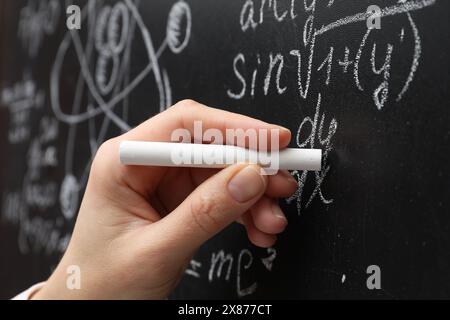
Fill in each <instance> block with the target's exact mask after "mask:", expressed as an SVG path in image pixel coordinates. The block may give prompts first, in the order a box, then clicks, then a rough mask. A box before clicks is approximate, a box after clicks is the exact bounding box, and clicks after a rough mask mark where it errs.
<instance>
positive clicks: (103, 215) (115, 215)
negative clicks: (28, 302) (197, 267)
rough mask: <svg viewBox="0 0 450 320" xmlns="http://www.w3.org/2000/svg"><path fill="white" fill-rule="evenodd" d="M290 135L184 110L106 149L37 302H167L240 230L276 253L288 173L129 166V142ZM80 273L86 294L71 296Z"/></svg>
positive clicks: (195, 108) (193, 106) (242, 167)
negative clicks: (207, 245) (235, 133)
mask: <svg viewBox="0 0 450 320" xmlns="http://www.w3.org/2000/svg"><path fill="white" fill-rule="evenodd" d="M194 121H202V124H203V128H204V130H207V129H208V128H216V129H219V130H221V131H222V132H225V129H238V128H240V129H244V130H247V129H256V130H258V129H267V130H274V129H278V130H280V131H279V146H280V148H285V147H286V146H287V145H288V144H289V141H290V138H291V134H290V132H289V130H287V129H284V128H281V127H279V126H276V125H270V124H267V123H265V122H262V121H259V120H255V119H252V118H249V117H245V116H242V115H238V114H234V113H230V112H226V111H222V110H218V109H213V108H209V107H206V106H203V105H200V104H198V103H196V102H194V101H190V100H186V101H182V102H179V103H178V104H177V105H175V106H174V107H171V108H169V109H168V110H167V111H165V112H163V113H161V114H158V115H156V116H155V117H153V118H151V119H149V120H147V121H146V122H144V123H143V124H141V125H140V126H138V127H136V128H135V129H133V130H131V131H129V132H127V133H125V134H123V135H122V136H119V137H117V138H113V139H111V140H108V141H107V142H105V143H104V144H103V145H102V146H101V147H100V148H99V150H98V152H97V154H96V157H95V159H94V161H93V164H92V167H91V172H90V177H89V181H88V184H87V187H86V192H85V195H84V198H83V201H82V204H81V208H80V211H79V214H78V218H77V222H76V225H75V229H74V232H73V235H72V239H71V241H70V244H69V246H68V248H67V251H66V253H65V254H64V257H63V259H62V260H61V262H60V264H59V265H58V267H57V268H56V270H55V271H54V273H53V274H52V276H51V277H50V278H49V280H48V281H47V283H46V284H45V286H44V287H43V288H42V289H41V290H40V291H39V292H37V293H36V294H35V296H34V297H33V298H34V299H66V298H67V299H163V298H166V297H167V296H168V295H169V294H170V292H171V291H172V290H173V289H174V288H175V286H176V285H177V283H178V281H179V280H180V279H181V277H182V276H183V274H184V271H185V268H186V266H187V265H188V263H189V261H190V259H191V258H192V256H193V254H194V253H195V251H196V250H197V249H198V248H199V247H200V246H201V245H202V244H203V243H204V242H206V241H207V240H208V239H210V238H211V237H212V236H214V235H215V234H216V233H218V232H219V231H221V230H222V229H224V228H225V227H226V226H228V225H229V224H231V223H232V222H233V221H238V222H240V223H242V224H244V225H245V227H246V230H247V234H248V237H249V239H250V241H251V242H252V243H253V244H255V245H256V246H260V247H270V246H272V245H274V243H275V241H276V234H278V233H280V232H282V231H283V230H284V228H285V227H286V225H287V220H286V218H285V216H284V214H283V213H282V211H281V209H280V207H279V206H278V203H277V198H282V197H288V196H290V195H291V194H293V193H294V192H295V190H296V187H297V183H296V180H295V179H294V178H292V177H291V176H290V174H289V173H288V172H281V171H280V172H279V173H278V174H277V175H274V176H264V175H261V174H260V167H258V166H257V165H248V164H239V165H233V166H230V167H227V168H225V169H223V170H216V169H198V168H197V169H193V168H165V167H139V166H123V165H121V164H120V162H119V145H120V142H121V141H123V140H142V141H170V138H171V134H172V132H173V131H174V130H175V129H179V128H186V129H188V130H191V132H192V130H193V125H194ZM71 265H76V266H79V268H80V271H81V288H80V289H79V290H69V289H68V288H67V286H66V280H67V277H68V274H67V268H68V267H69V266H71Z"/></svg>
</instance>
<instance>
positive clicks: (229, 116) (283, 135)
mask: <svg viewBox="0 0 450 320" xmlns="http://www.w3.org/2000/svg"><path fill="white" fill-rule="evenodd" d="M196 121H199V122H200V123H201V129H202V132H205V131H206V130H209V129H216V130H219V132H220V133H221V134H222V136H223V140H224V141H223V143H224V144H233V145H237V146H240V147H247V148H249V147H252V145H251V144H249V139H250V136H249V135H247V133H249V134H250V133H251V132H250V131H247V130H254V131H255V133H256V139H257V141H258V148H259V146H260V145H259V142H260V140H261V139H260V138H261V137H262V138H265V142H267V148H268V149H270V148H271V147H272V143H271V132H272V131H274V130H278V148H279V149H283V148H285V147H287V146H288V144H289V142H290V140H291V132H290V131H289V130H288V129H286V128H284V127H281V126H278V125H274V124H269V123H267V122H264V121H261V120H258V119H254V118H250V117H247V116H244V115H240V114H236V113H232V112H228V111H224V110H220V109H215V108H210V107H207V106H205V105H202V104H200V103H197V102H195V101H192V100H183V101H181V102H179V103H177V104H176V105H174V106H173V107H171V108H169V109H167V110H166V111H165V112H162V113H160V114H158V115H156V116H154V117H153V118H151V119H149V120H147V121H145V122H143V123H142V124H141V125H139V126H138V127H136V128H134V129H132V130H130V131H129V132H127V133H126V134H124V135H122V136H121V140H140V141H160V142H170V141H172V140H171V138H172V133H173V132H174V131H175V130H177V129H186V130H188V131H189V133H190V134H191V137H194V136H196V134H195V133H196V132H195V130H196V128H195V127H194V125H195V122H196ZM197 129H198V128H197ZM233 130H234V131H236V130H241V132H244V134H245V139H244V140H240V139H236V137H234V138H233V141H228V140H229V139H226V137H227V131H228V133H229V132H233ZM197 135H198V134H197ZM195 142H200V143H201V142H203V143H209V142H211V141H207V140H206V141H205V140H204V136H203V135H202V141H195ZM213 143H217V141H214V142H213ZM276 149H277V146H276V145H274V150H276Z"/></svg>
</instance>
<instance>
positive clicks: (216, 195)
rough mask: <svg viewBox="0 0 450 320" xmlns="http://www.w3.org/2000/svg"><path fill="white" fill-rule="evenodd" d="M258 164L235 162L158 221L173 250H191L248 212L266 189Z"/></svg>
mask: <svg viewBox="0 0 450 320" xmlns="http://www.w3.org/2000/svg"><path fill="white" fill-rule="evenodd" d="M260 169H261V168H260V167H259V166H257V165H245V164H241V165H234V166H230V167H228V168H226V169H223V170H222V171H220V172H218V173H217V174H216V175H213V176H212V177H210V178H209V179H208V180H206V181H205V182H204V183H202V184H201V185H200V186H199V187H198V188H197V189H195V190H194V191H193V192H192V193H191V194H190V195H189V197H188V198H187V199H186V200H185V201H183V203H181V204H180V205H179V206H178V207H177V208H176V209H175V210H174V211H173V212H172V213H170V214H169V215H167V216H166V217H165V218H163V219H161V220H160V221H158V222H157V223H156V224H158V225H159V228H158V230H164V235H162V237H165V239H166V244H167V245H169V246H173V248H171V249H172V250H185V251H186V252H190V251H192V250H195V249H197V248H198V247H199V246H200V245H202V244H203V243H204V242H206V241H207V240H208V239H210V238H211V237H213V236H214V235H215V234H216V233H218V232H219V231H221V230H222V229H223V228H225V227H226V226H228V225H229V224H231V223H232V222H233V221H235V220H237V219H238V218H239V217H240V216H241V215H243V214H244V213H245V212H247V211H248V210H249V209H250V208H251V207H252V206H253V205H254V204H255V203H256V202H257V201H258V200H259V199H260V198H261V197H262V196H263V194H264V193H265V191H266V188H267V184H268V182H267V180H268V178H267V176H262V175H261V170H260ZM156 224H155V225H156Z"/></svg>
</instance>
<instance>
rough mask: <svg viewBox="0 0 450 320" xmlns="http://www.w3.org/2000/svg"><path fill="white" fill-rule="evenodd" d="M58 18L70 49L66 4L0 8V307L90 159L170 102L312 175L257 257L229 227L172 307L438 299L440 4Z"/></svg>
mask: <svg viewBox="0 0 450 320" xmlns="http://www.w3.org/2000/svg"><path fill="white" fill-rule="evenodd" d="M71 3H72V2H70V4H71ZM74 3H75V4H77V5H79V6H80V8H81V9H82V23H81V30H80V31H72V33H71V32H70V31H68V29H67V26H66V18H67V16H66V6H68V5H69V3H64V2H63V1H59V0H41V1H18V0H7V1H1V4H0V10H1V21H0V24H1V27H0V32H1V38H0V39H1V47H0V86H1V88H0V148H1V149H0V150H2V151H1V157H0V164H1V166H0V169H1V175H0V177H1V179H0V188H1V189H0V191H1V193H0V194H1V197H0V208H1V210H0V212H1V216H0V221H1V222H0V256H1V259H0V283H1V286H0V298H10V297H12V296H13V295H15V294H17V293H18V292H19V291H21V290H23V289H25V288H27V287H28V286H30V285H32V284H33V283H36V282H39V281H42V280H44V279H46V277H48V275H49V274H50V272H51V270H52V269H53V268H54V267H55V266H56V264H57V263H58V260H59V258H60V257H61V254H62V253H63V252H64V249H65V247H66V246H67V243H68V241H69V239H70V233H71V230H72V228H73V226H74V221H75V218H76V212H77V209H78V205H79V202H80V200H81V197H82V194H83V191H84V187H85V184H86V179H87V174H88V172H89V165H90V161H91V159H92V157H93V155H94V154H95V151H96V149H97V148H98V146H99V145H100V144H101V142H102V141H104V140H105V139H107V138H109V137H112V136H115V135H118V134H120V133H121V132H123V131H125V130H128V129H129V128H131V127H133V126H135V125H137V124H138V123H140V122H142V121H143V120H145V119H147V118H148V117H150V116H152V115H155V114H157V113H158V112H160V111H162V110H164V109H165V108H166V107H167V106H168V105H171V104H172V103H174V102H176V101H179V100H181V99H184V98H191V99H195V100H198V101H200V102H202V103H204V104H207V105H210V106H214V107H218V108H222V109H226V110H230V111H234V112H238V113H242V114H246V115H251V116H254V117H257V118H260V119H262V120H265V121H268V122H275V123H278V124H280V125H283V126H286V127H288V128H290V129H291V130H292V132H293V140H292V143H291V146H292V147H299V146H301V147H305V148H312V147H315V148H321V149H322V150H323V151H324V161H323V170H322V171H321V173H320V174H319V173H318V174H315V173H313V172H293V175H294V176H295V177H296V178H297V180H298V181H299V189H298V191H297V193H296V195H295V196H294V197H293V198H290V199H282V200H280V203H281V205H282V207H283V209H284V210H285V212H286V214H287V217H288V220H289V226H288V228H287V229H286V232H285V233H284V234H282V235H281V236H280V237H279V240H278V242H277V244H276V245H275V246H274V247H273V248H270V249H267V250H266V249H259V248H256V247H254V246H252V245H251V244H250V243H249V241H248V240H247V238H246V234H245V232H244V230H243V228H242V227H241V226H240V225H237V224H236V225H233V226H231V227H229V228H228V229H227V230H226V231H225V232H223V233H221V234H220V235H218V236H217V237H215V238H214V239H212V240H211V241H210V242H208V243H207V244H206V245H205V246H203V247H202V248H201V249H200V250H199V252H198V253H197V254H196V255H195V257H194V259H193V260H192V261H191V263H190V266H189V268H188V270H187V271H186V275H185V277H184V278H183V280H182V282H181V284H180V285H179V287H178V288H177V290H176V291H175V292H174V293H173V295H172V298H177V299H181V298H241V299H255V298H264V299H269V298H270V299H272V298H274V299H279V298H287V299H301V298H325V299H329V298H338V299H343V298H368V299H378V298H384V299H406V298H449V297H450V202H449V198H450V183H449V181H450V179H449V173H450V170H449V163H450V127H449V123H450V122H449V120H450V117H449V114H450V112H449V109H448V108H449V99H450V95H449V91H448V90H449V70H450V69H449V38H450V27H449V12H450V5H449V2H448V1H446V0H407V1H396V0H392V1H381V0H370V1H368V0H367V1H366V0H326V1H325V0H323V1H315V0H278V1H277V0H270V1H269V0H266V1H264V0H248V1H246V0H236V1H229V0H215V1H205V0H180V1H177V0H170V1H167V0H154V1H140V0H123V1H75V2H74ZM371 5H377V6H378V7H379V9H380V11H379V12H380V15H381V21H380V27H381V28H380V29H377V28H368V22H372V23H374V22H376V20H370V19H371V18H374V17H376V15H375V16H374V15H371V14H367V9H368V7H369V6H371ZM105 8H106V9H105ZM107 8H109V9H107ZM373 12H376V11H373ZM113 13H114V14H113ZM111 16H113V18H111ZM111 24H112V25H113V26H112V27H111ZM374 26H375V27H376V25H372V27H374ZM109 29H112V30H113V31H112V32H113V33H114V32H115V33H114V37H115V39H116V42H115V43H114V44H115V49H116V50H115V51H114V52H115V54H114V57H111V56H107V55H105V53H104V52H102V48H103V47H102V46H103V45H105V43H103V42H102V40H101V39H103V38H102V36H101V35H102V32H103V33H104V32H109V31H108V30H109ZM99 35H100V36H99ZM122 40H123V41H122ZM374 268H378V269H379V270H378V271H379V273H377V274H379V275H381V278H380V282H381V286H380V287H376V288H373V287H372V288H371V287H370V286H368V285H367V282H368V281H367V280H368V278H369V277H370V276H371V275H372V274H374V273H375V272H376V270H375V269H374ZM373 270H375V271H373Z"/></svg>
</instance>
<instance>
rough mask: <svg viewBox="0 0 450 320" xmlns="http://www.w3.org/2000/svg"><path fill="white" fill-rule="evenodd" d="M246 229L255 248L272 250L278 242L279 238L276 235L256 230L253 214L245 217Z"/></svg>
mask: <svg viewBox="0 0 450 320" xmlns="http://www.w3.org/2000/svg"><path fill="white" fill-rule="evenodd" d="M243 222H244V226H245V229H246V230H247V235H248V239H249V240H250V242H251V243H253V244H254V245H255V246H258V247H261V248H270V247H272V246H273V245H274V244H275V242H276V241H277V236H276V235H274V234H267V233H264V232H262V231H261V230H259V229H258V228H256V226H255V225H254V223H253V219H252V217H251V214H246V215H245V216H244V217H243Z"/></svg>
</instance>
